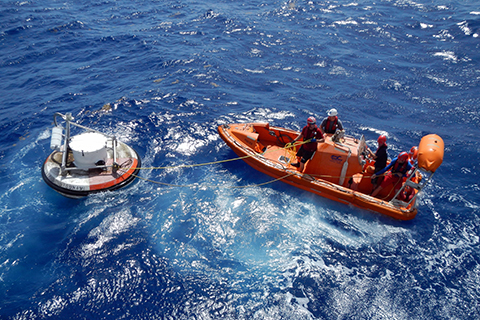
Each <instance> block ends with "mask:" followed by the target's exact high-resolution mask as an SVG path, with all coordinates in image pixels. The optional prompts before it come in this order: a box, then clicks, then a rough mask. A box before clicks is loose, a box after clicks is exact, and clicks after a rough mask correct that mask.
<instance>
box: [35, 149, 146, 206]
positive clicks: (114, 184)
mask: <svg viewBox="0 0 480 320" xmlns="http://www.w3.org/2000/svg"><path fill="white" fill-rule="evenodd" d="M117 143H118V145H117V147H116V153H117V154H116V163H117V164H118V168H116V169H114V168H113V167H112V165H113V148H112V149H110V150H109V151H108V152H107V158H106V160H105V166H106V167H104V168H101V167H100V166H99V168H90V169H79V168H76V166H75V163H74V159H73V153H72V152H71V151H70V150H69V154H68V156H67V168H73V169H74V170H68V171H66V172H65V174H64V175H62V174H61V163H62V157H63V152H61V151H54V152H52V153H51V154H50V155H49V156H48V158H47V160H45V162H44V164H43V166H42V177H43V179H44V180H45V182H46V183H47V185H49V186H50V187H51V188H52V189H54V190H55V191H57V192H58V193H60V194H62V195H63V196H65V197H68V198H75V199H78V198H83V197H86V196H88V195H89V194H92V193H97V192H103V191H113V190H117V189H120V188H123V187H125V186H127V185H128V184H130V183H131V182H133V181H134V180H135V178H136V175H137V174H138V171H139V169H138V168H139V167H140V166H141V160H140V157H139V156H138V154H137V152H136V151H135V150H133V149H132V148H131V147H129V146H128V145H126V144H125V143H122V142H120V141H118V142H117Z"/></svg>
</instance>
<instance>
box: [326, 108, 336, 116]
mask: <svg viewBox="0 0 480 320" xmlns="http://www.w3.org/2000/svg"><path fill="white" fill-rule="evenodd" d="M327 114H328V116H329V117H335V116H336V115H337V114H338V112H337V109H330V110H328V112H327Z"/></svg>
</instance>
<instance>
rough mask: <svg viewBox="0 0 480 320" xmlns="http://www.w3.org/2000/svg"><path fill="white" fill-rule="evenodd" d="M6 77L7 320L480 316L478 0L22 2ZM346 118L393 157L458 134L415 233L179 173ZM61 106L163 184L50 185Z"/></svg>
mask: <svg viewBox="0 0 480 320" xmlns="http://www.w3.org/2000/svg"><path fill="white" fill-rule="evenodd" d="M0 75H1V82H0V97H1V106H0V128H1V136H0V318H1V319H202V320H203V319H205V320H206V319H272V320H273V319H275V320H278V319H479V318H480V311H479V310H480V308H479V301H480V238H479V237H480V197H479V194H480V193H479V191H480V186H479V182H478V178H479V158H480V146H479V145H480V144H479V141H480V139H479V136H480V129H479V125H480V89H479V88H480V5H479V2H478V1H474V0H465V1H453V2H452V1H446V0H437V1H431V0H430V1H422V0H418V1H414V0H380V1H371V0H367V1H316V0H314V1H300V0H299V1H276V0H262V1H253V0H245V1H233V0H219V1H211V0H204V1H196V0H177V1H160V0H158V1H155V0H143V1H142V0H137V1H135V0H118V1H114V0H100V1H92V0H82V1H72V0H62V1H55V0H42V1H40V0H25V1H22V0H20V1H8V0H4V1H1V8H0ZM330 108H336V109H337V110H338V112H339V117H340V119H341V120H342V121H343V124H344V126H345V128H346V131H347V133H348V134H351V135H354V136H357V137H360V136H361V135H365V137H366V139H367V141H368V142H369V144H370V146H371V147H372V148H375V147H376V144H375V141H376V139H377V137H378V135H379V134H385V135H387V137H388V145H389V155H390V156H391V157H395V156H396V155H397V154H398V153H399V152H401V151H405V150H409V149H410V147H412V146H414V145H417V144H418V142H419V141H420V139H421V137H422V136H424V135H426V134H430V133H435V134H438V135H440V136H441V137H442V138H443V140H444V142H445V157H444V162H443V164H442V166H441V167H440V168H439V169H438V170H437V172H436V173H435V175H434V178H433V182H432V184H431V185H429V186H428V187H427V188H426V189H424V190H423V192H422V198H421V200H420V202H419V212H418V215H417V217H416V218H415V219H414V220H411V221H407V222H404V221H397V220H394V219H391V218H389V217H386V216H382V215H380V214H378V213H374V212H370V211H366V210H362V209H358V208H354V207H351V206H347V205H344V204H340V203H337V202H334V201H330V200H326V199H324V198H321V197H319V196H316V195H314V194H311V193H308V192H304V191H302V190H300V189H297V188H294V187H291V186H289V185H286V184H284V183H282V182H274V183H269V184H265V185H261V186H258V185H259V184H262V183H265V182H268V181H270V180H271V178H270V177H268V176H266V175H264V174H261V173H259V172H257V171H255V170H254V169H252V168H250V167H249V166H248V165H247V164H245V163H244V162H243V161H241V160H240V161H233V162H225V163H220V164H214V165H206V166H198V167H193V168H175V167H176V166H180V165H186V164H189V165H190V164H201V163H207V162H214V161H219V160H226V159H232V158H235V157H236V155H235V153H234V152H233V151H232V150H230V149H229V148H228V147H227V146H226V144H225V143H224V142H223V141H222V140H221V139H220V137H219V136H218V134H217V126H218V125H220V124H225V123H236V122H269V123H270V124H272V125H275V126H280V127H286V128H291V129H295V130H300V129H301V128H302V127H303V126H304V125H305V121H306V119H307V117H309V116H311V115H313V116H315V117H317V119H322V118H323V117H325V116H326V111H327V110H328V109H330ZM55 112H61V113H67V112H70V113H72V115H73V116H74V117H75V119H76V121H77V122H78V123H80V124H82V125H84V126H87V127H91V128H94V129H97V130H100V131H102V132H105V133H111V134H115V135H117V137H119V138H120V139H121V140H122V141H123V142H125V143H127V144H128V145H130V146H132V147H133V148H134V149H135V150H136V151H137V152H138V153H139V155H140V157H141V159H142V167H145V168H150V169H145V170H142V171H141V172H140V176H141V177H142V178H144V179H148V180H150V181H146V180H140V179H137V180H136V181H135V182H134V183H133V184H132V185H130V186H129V187H127V188H123V189H121V190H118V191H114V192H106V193H100V194H95V195H90V196H88V197H86V198H84V199H81V200H73V199H68V198H65V197H63V196H61V195H59V194H57V193H56V192H55V191H53V190H52V189H50V188H49V187H48V186H47V185H46V183H45V182H44V181H43V179H42V176H41V166H42V164H43V162H44V161H45V159H46V158H47V156H48V155H49V154H50V152H51V150H50V132H51V128H52V121H53V114H54V113H55ZM161 166H170V167H173V168H168V169H155V168H152V167H161ZM168 184H173V185H179V186H176V187H173V186H170V185H168Z"/></svg>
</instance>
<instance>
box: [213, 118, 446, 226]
mask: <svg viewBox="0 0 480 320" xmlns="http://www.w3.org/2000/svg"><path fill="white" fill-rule="evenodd" d="M218 132H219V134H220V136H221V137H222V139H223V140H224V141H225V142H226V143H227V145H228V146H229V147H230V148H232V149H233V151H234V152H235V153H236V154H237V155H238V156H239V157H244V158H243V160H244V161H245V162H246V163H248V164H249V165H250V166H251V167H253V168H254V169H256V170H258V171H261V172H263V173H265V174H267V175H269V176H271V177H274V178H276V179H280V180H281V181H283V182H286V183H288V184H290V185H293V186H295V187H298V188H301V189H303V190H306V191H309V192H312V193H315V194H318V195H320V196H322V197H325V198H328V199H331V200H334V201H338V202H341V203H345V204H351V205H354V206H356V207H359V208H363V209H367V210H373V211H376V212H379V213H382V214H385V215H388V216H391V217H393V218H396V219H400V220H410V219H413V218H414V217H415V216H416V214H417V195H418V193H419V191H420V190H422V189H423V188H424V187H425V186H426V185H427V184H428V182H429V181H430V180H431V178H432V176H433V174H434V172H435V170H436V169H437V168H438V167H439V166H440V164H441V163H442V161H443V153H444V143H443V140H442V139H441V138H440V137H439V136H437V135H434V134H431V135H427V136H425V137H423V138H422V140H421V141H420V144H419V146H418V162H417V163H416V164H415V165H414V170H413V172H412V173H411V174H410V175H409V177H408V178H404V179H403V181H402V187H401V188H400V189H399V190H398V191H395V189H394V186H390V187H389V188H385V189H383V190H382V191H381V192H380V193H379V194H378V195H377V196H376V197H372V196H370V195H369V194H370V193H371V191H372V187H373V186H372V183H371V179H370V177H371V175H372V174H373V165H374V161H373V160H371V159H368V158H367V156H366V155H367V154H368V153H367V151H366V150H367V145H366V142H365V138H364V137H363V136H362V137H361V138H360V139H357V138H354V137H351V136H347V135H345V134H344V132H343V131H337V133H335V134H333V135H331V134H326V135H325V142H322V143H318V146H317V151H316V152H315V154H314V156H313V157H312V158H311V159H310V160H309V161H308V162H307V163H306V165H305V169H304V171H303V172H298V171H297V168H296V167H294V166H292V165H291V163H295V162H296V157H295V154H296V151H297V150H298V148H299V147H300V146H299V144H296V145H294V146H293V147H289V145H290V142H291V141H293V139H295V138H296V137H297V136H298V135H299V132H296V131H294V130H289V129H284V128H279V127H273V126H270V125H269V124H268V123H245V124H225V125H221V126H219V127H218ZM287 144H288V145H287ZM286 145H287V147H285V146H286ZM396 189H398V188H396ZM407 190H409V192H410V196H409V197H407V199H408V200H405V197H403V198H402V197H401V195H402V194H404V193H405V192H407ZM399 199H403V200H399ZM405 201H408V202H405Z"/></svg>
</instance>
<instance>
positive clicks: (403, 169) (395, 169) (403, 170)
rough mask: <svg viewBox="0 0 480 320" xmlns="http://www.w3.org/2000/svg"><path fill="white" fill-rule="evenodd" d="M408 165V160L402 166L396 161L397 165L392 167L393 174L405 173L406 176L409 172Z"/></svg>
mask: <svg viewBox="0 0 480 320" xmlns="http://www.w3.org/2000/svg"><path fill="white" fill-rule="evenodd" d="M407 165H408V160H407V161H404V162H403V163H402V164H400V163H398V161H395V164H394V165H393V167H392V173H397V172H399V173H403V174H405V173H406V172H407Z"/></svg>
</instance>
